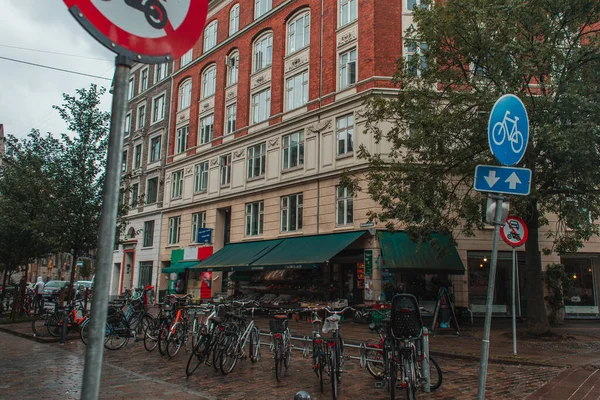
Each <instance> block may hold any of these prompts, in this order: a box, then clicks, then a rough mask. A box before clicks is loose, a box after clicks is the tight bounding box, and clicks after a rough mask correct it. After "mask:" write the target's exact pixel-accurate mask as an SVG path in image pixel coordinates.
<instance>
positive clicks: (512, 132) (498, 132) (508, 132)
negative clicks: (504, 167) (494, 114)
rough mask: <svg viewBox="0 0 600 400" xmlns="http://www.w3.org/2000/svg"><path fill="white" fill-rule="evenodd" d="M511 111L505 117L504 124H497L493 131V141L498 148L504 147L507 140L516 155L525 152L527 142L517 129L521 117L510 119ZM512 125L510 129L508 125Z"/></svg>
mask: <svg viewBox="0 0 600 400" xmlns="http://www.w3.org/2000/svg"><path fill="white" fill-rule="evenodd" d="M509 115H510V111H507V112H506V114H505V115H504V119H503V120H502V122H496V124H495V125H494V128H493V130H492V139H493V140H494V143H495V144H496V145H497V146H500V145H502V143H504V141H505V140H506V139H508V141H509V142H510V145H511V147H512V150H513V152H514V153H520V152H521V150H523V145H524V144H525V141H524V140H523V134H522V133H521V132H520V131H519V130H518V129H517V124H518V122H519V117H514V118H509ZM509 123H511V124H512V129H508V124H509Z"/></svg>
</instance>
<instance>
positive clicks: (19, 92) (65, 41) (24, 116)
mask: <svg viewBox="0 0 600 400" xmlns="http://www.w3.org/2000/svg"><path fill="white" fill-rule="evenodd" d="M0 4H1V5H2V8H3V9H2V12H1V13H0V57H6V58H12V59H17V60H23V61H27V62H31V63H36V64H44V65H48V66H51V67H56V68H62V69H67V70H73V71H77V72H83V73H86V74H91V75H97V76H102V77H105V78H109V79H112V76H113V72H114V66H113V64H114V55H113V53H112V52H110V51H109V50H106V49H105V48H104V47H103V46H102V45H100V44H99V43H98V42H96V41H95V40H94V39H93V38H92V37H91V36H89V35H88V33H87V32H86V31H85V30H83V28H81V27H80V26H79V24H78V23H77V22H76V21H75V19H74V18H73V17H72V16H71V14H70V13H69V12H68V10H67V7H66V6H65V4H64V2H63V0H0ZM13 47H21V48H27V49H35V50H42V51H45V52H42V51H29V50H21V49H16V48H13ZM46 52H57V53H67V54H72V55H76V56H78V57H67V56H63V55H58V54H51V53H46ZM90 58H94V59H90ZM96 58H98V59H99V60H98V59H96ZM91 83H97V84H99V85H101V86H105V87H107V88H108V87H110V83H111V82H110V81H109V80H102V79H96V78H90V77H85V76H79V75H75V74H69V73H65V72H59V71H53V70H49V69H44V68H40V67H34V66H29V65H25V64H19V63H16V62H12V61H8V60H4V59H0V124H4V131H5V133H8V134H12V135H14V136H17V137H24V136H26V135H27V133H29V131H30V130H31V129H32V128H37V129H40V130H41V131H42V132H52V133H53V134H55V135H58V134H59V133H61V132H64V131H65V129H66V128H65V124H64V123H63V122H62V120H61V119H60V117H59V116H58V113H57V112H56V110H54V109H53V108H52V105H54V104H62V93H69V94H74V93H75V90H76V89H78V88H82V87H89V85H90V84H91ZM110 101H111V96H110V95H109V94H106V95H105V96H104V98H103V102H102V109H104V110H110Z"/></svg>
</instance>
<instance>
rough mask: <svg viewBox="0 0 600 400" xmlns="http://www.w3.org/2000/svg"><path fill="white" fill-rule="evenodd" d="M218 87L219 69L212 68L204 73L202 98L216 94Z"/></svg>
mask: <svg viewBox="0 0 600 400" xmlns="http://www.w3.org/2000/svg"><path fill="white" fill-rule="evenodd" d="M216 87H217V67H214V66H213V67H210V68H208V69H207V70H206V71H204V72H203V73H202V98H203V99H205V98H207V97H210V96H212V95H214V94H215V90H216Z"/></svg>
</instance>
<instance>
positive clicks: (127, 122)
mask: <svg viewBox="0 0 600 400" xmlns="http://www.w3.org/2000/svg"><path fill="white" fill-rule="evenodd" d="M130 132H131V114H127V115H126V116H125V132H124V133H125V136H127V135H129V133H130Z"/></svg>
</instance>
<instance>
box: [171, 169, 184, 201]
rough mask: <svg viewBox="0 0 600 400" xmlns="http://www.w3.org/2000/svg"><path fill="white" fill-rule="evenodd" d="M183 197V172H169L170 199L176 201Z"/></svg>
mask: <svg viewBox="0 0 600 400" xmlns="http://www.w3.org/2000/svg"><path fill="white" fill-rule="evenodd" d="M182 195H183V170H182V169H180V170H178V171H174V172H171V198H172V199H177V198H180V197H181V196H182Z"/></svg>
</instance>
